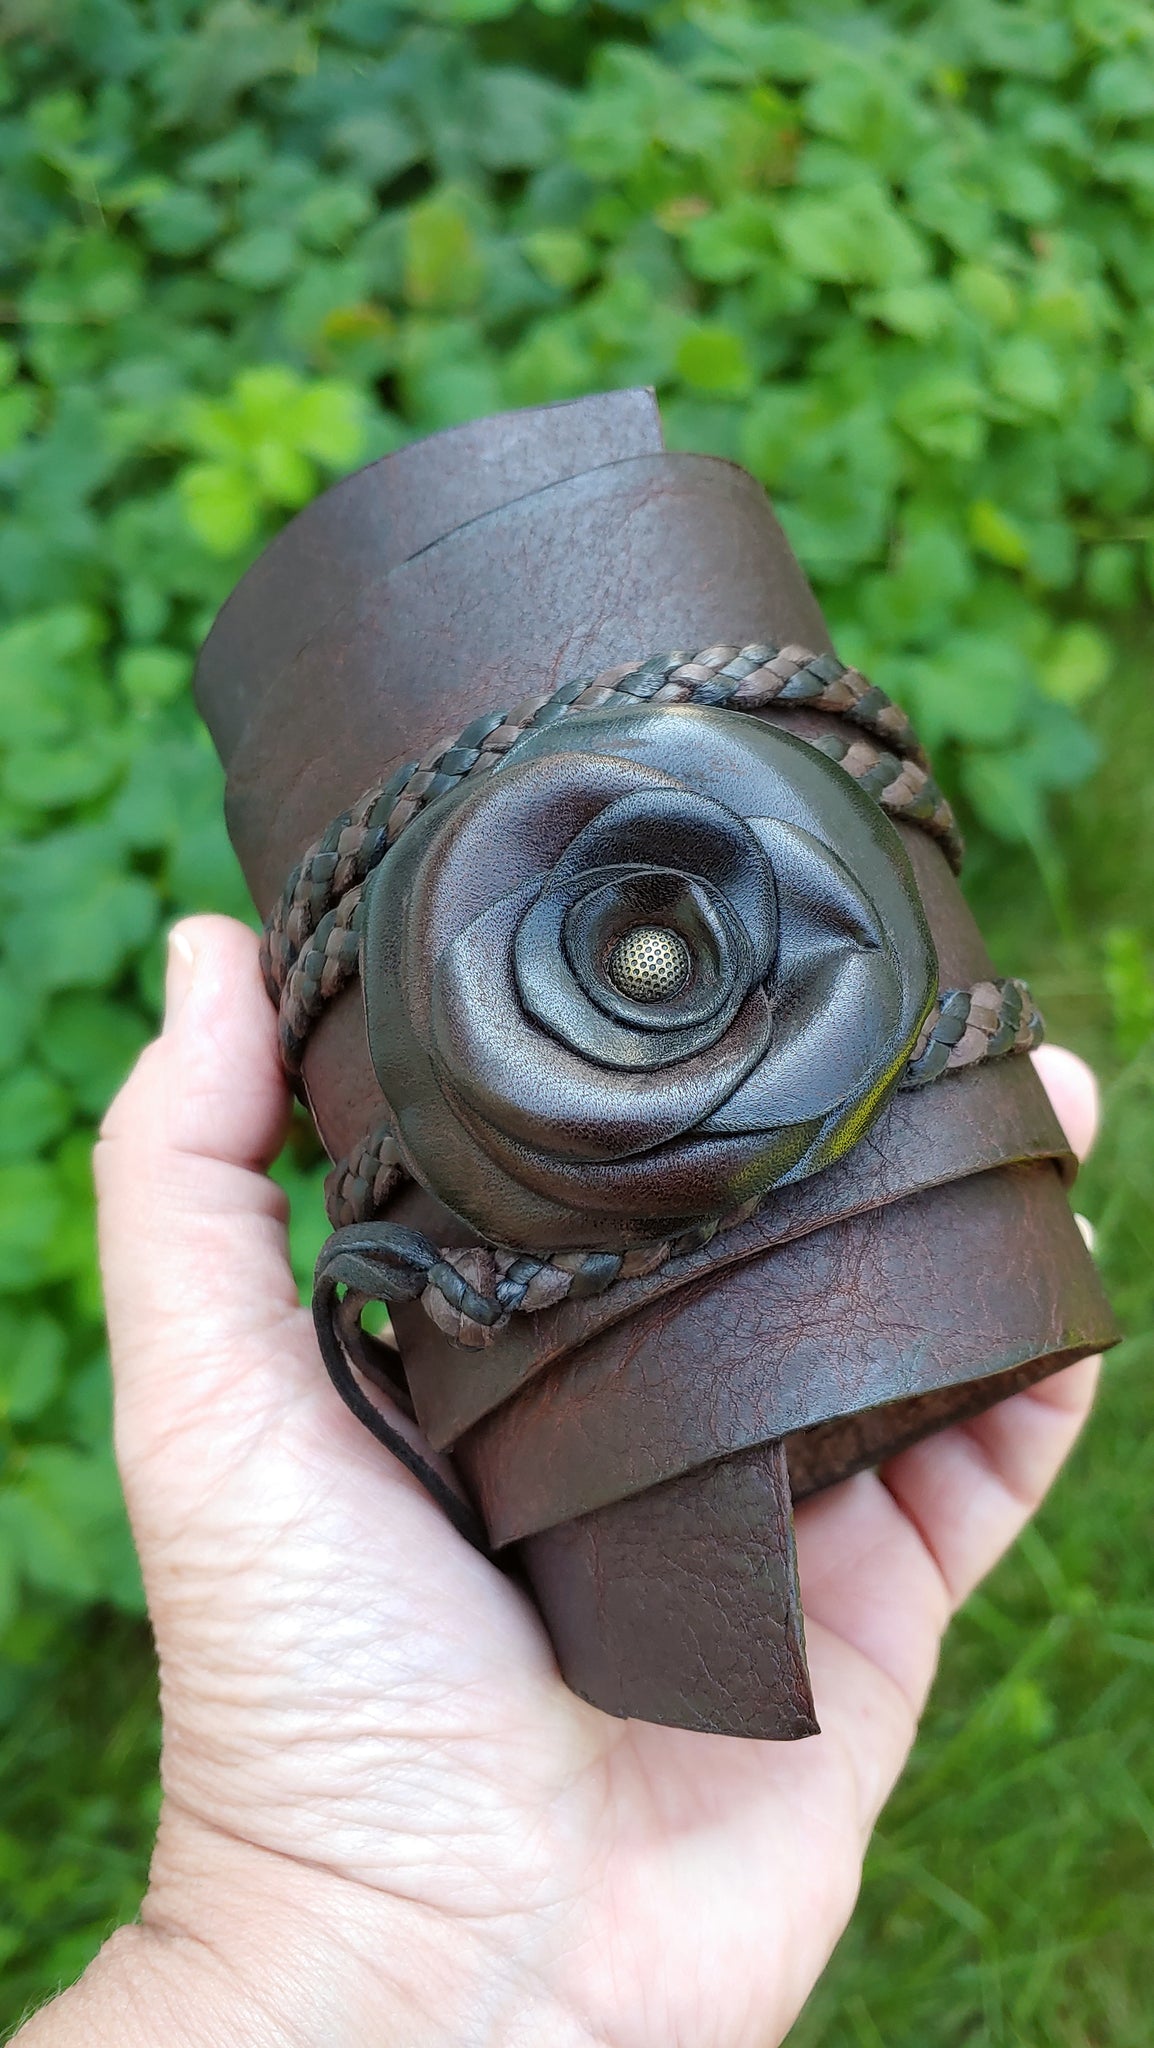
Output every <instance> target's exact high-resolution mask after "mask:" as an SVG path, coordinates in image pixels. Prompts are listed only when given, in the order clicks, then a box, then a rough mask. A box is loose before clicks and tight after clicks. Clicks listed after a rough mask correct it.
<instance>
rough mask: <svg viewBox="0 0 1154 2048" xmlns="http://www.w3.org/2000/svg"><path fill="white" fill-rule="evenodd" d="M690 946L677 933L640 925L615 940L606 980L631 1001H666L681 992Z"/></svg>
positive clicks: (688, 970)
mask: <svg viewBox="0 0 1154 2048" xmlns="http://www.w3.org/2000/svg"><path fill="white" fill-rule="evenodd" d="M690 966H691V962H690V958H689V948H688V946H687V945H686V943H685V940H684V939H683V938H682V937H681V935H680V933H678V932H671V931H667V930H666V929H665V927H664V926H663V925H656V924H639V925H636V926H635V927H634V929H633V930H632V931H631V932H626V933H624V935H623V936H622V937H621V938H619V939H618V941H617V944H616V945H615V946H614V948H613V951H612V952H611V953H610V955H609V969H608V971H609V979H610V981H611V982H612V983H613V986H614V988H615V989H616V990H617V992H618V994H619V995H623V996H628V997H629V999H630V1001H631V1002H634V1003H667V1002H668V1001H669V1000H670V998H671V997H672V996H676V995H680V993H681V991H682V989H683V988H684V987H685V984H686V982H687V981H688V980H689V974H690Z"/></svg>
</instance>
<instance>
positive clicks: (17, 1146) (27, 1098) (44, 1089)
mask: <svg viewBox="0 0 1154 2048" xmlns="http://www.w3.org/2000/svg"><path fill="white" fill-rule="evenodd" d="M70 1113H71V1104H70V1103H69V1100H68V1096H67V1095H66V1094H65V1091H64V1089H63V1088H61V1086H60V1085H59V1083H58V1082H56V1081H54V1080H52V1078H51V1077H50V1076H49V1075H48V1074H45V1073H42V1072H41V1071H40V1070H39V1069H38V1068H36V1067H24V1068H22V1069H21V1070H20V1071H18V1072H17V1073H15V1074H9V1075H8V1076H7V1077H6V1078H4V1079H3V1080H0V1160H7V1159H21V1158H26V1157H28V1156H30V1155H31V1154H33V1153H36V1152H42V1151H43V1150H44V1149H45V1147H46V1146H48V1145H50V1144H51V1143H52V1141H53V1140H54V1139H55V1138H58V1137H59V1136H60V1133H61V1132H62V1131H63V1130H66V1129H67V1126H68V1121H69V1116H70Z"/></svg>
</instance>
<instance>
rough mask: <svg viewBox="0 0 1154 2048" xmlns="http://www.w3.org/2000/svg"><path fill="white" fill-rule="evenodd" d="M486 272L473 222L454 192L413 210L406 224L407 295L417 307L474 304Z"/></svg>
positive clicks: (444, 308) (452, 307)
mask: <svg viewBox="0 0 1154 2048" xmlns="http://www.w3.org/2000/svg"><path fill="white" fill-rule="evenodd" d="M483 277H484V266H483V263H482V259H481V252H480V250H479V248H478V246H477V240H476V236H475V234H474V232H473V227H472V223H471V221H470V219H469V217H468V214H467V212H466V210H465V207H464V205H463V203H462V202H461V201H460V200H459V199H458V198H457V197H456V196H455V195H454V194H453V193H450V192H445V193H441V194H437V195H435V196H434V197H433V198H430V199H426V200H422V201H421V202H420V204H419V205H417V206H414V207H413V208H412V209H411V211H410V213H409V216H408V220H407V222H406V227H405V297H406V298H407V299H408V301H409V304H410V305H411V306H418V307H422V308H429V309H436V310H439V311H445V312H448V311H453V310H456V309H459V308H461V307H464V306H470V305H472V304H473V302H474V300H475V299H476V297H477V295H478V293H479V291H480V289H481V284H482V280H483Z"/></svg>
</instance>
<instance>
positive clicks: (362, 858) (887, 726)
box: [261, 644, 963, 1079]
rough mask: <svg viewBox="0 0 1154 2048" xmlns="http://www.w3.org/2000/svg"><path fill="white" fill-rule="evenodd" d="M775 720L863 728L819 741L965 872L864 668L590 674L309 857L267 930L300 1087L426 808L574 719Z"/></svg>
mask: <svg viewBox="0 0 1154 2048" xmlns="http://www.w3.org/2000/svg"><path fill="white" fill-rule="evenodd" d="M642 703H644V704H662V705H678V704H689V705H702V706H711V707H713V708H714V709H720V710H728V711H751V712H752V711H763V710H765V709H767V708H768V707H769V706H770V705H773V704H783V705H791V706H793V707H794V708H796V709H805V710H807V711H821V712H825V713H828V714H829V716H831V717H835V718H839V719H842V720H844V721H845V722H846V723H848V724H850V725H855V726H858V727H859V728H860V729H861V735H862V736H861V737H860V738H854V739H852V740H846V739H844V738H842V737H841V736H839V735H837V734H832V733H831V734H828V735H825V736H823V737H822V738H821V739H820V740H816V741H813V740H811V741H810V742H809V743H810V744H811V745H813V746H816V747H817V748H818V750H819V751H820V752H821V753H823V754H825V755H826V756H827V758H829V759H830V760H833V761H836V762H837V763H838V764H839V766H840V767H841V768H842V769H843V770H844V771H845V773H846V774H847V775H850V776H852V777H853V779H854V781H855V782H857V783H858V784H859V785H860V786H861V788H862V789H864V790H865V792H866V794H867V795H869V796H872V797H873V798H874V800H875V802H876V803H877V804H879V805H880V807H881V809H882V810H884V811H886V812H887V813H888V814H889V816H890V817H893V818H898V819H902V820H905V821H906V822H908V823H910V824H914V825H918V826H920V827H921V828H922V830H924V831H926V832H928V833H929V834H930V835H931V836H932V837H933V838H934V839H936V840H937V841H938V843H939V845H940V846H941V847H942V850H943V852H944V853H945V855H946V858H947V860H948V861H949V863H950V865H951V867H952V868H953V869H954V870H955V872H957V870H958V869H959V868H960V866H961V861H962V853H963V847H962V839H961V834H960V832H959V830H958V825H957V820H956V819H955V817H954V813H953V811H952V809H951V808H950V805H949V803H948V802H947V800H946V798H945V797H944V796H943V794H942V792H941V790H940V789H939V787H938V785H937V783H936V782H935V781H934V779H933V776H932V775H931V774H930V772H929V765H928V763H927V760H926V756H925V753H924V751H923V749H922V747H921V746H920V744H919V742H918V739H917V735H916V734H915V732H914V729H913V726H912V725H911V723H910V721H909V718H908V717H907V716H906V713H905V712H904V711H902V710H900V709H899V707H898V706H897V705H896V704H894V703H893V702H892V701H891V699H890V698H889V697H887V696H886V694H885V692H884V691H883V690H879V689H877V688H876V686H875V685H874V684H872V683H870V682H869V681H868V680H867V678H866V677H865V676H863V675H862V674H860V672H859V671H858V670H857V669H854V668H847V667H846V666H845V665H844V664H843V663H842V662H840V661H839V660H838V659H837V657H836V655H833V654H814V653H812V652H811V651H810V650H809V649H808V648H805V647H794V646H790V647H783V648H774V647H769V646H763V645H760V644H753V645H750V646H747V647H740V648H734V647H707V648H704V649H703V650H702V651H701V652H700V653H699V654H694V655H688V656H687V655H685V654H682V653H675V654H662V655H654V656H652V657H651V658H650V659H649V660H647V661H642V662H636V663H631V664H625V665H623V666H619V667H617V668H612V669H605V670H603V671H602V672H601V673H600V674H599V675H596V676H593V677H588V676H585V677H578V678H577V679H576V680H575V681H573V682H570V683H566V684H565V685H564V686H563V687H562V688H561V689H559V690H555V691H553V692H552V694H550V695H543V696H539V697H531V698H528V699H527V700H526V701H525V702H524V703H522V704H519V705H518V706H517V707H516V708H515V709H514V710H512V711H498V712H493V713H490V714H488V715H487V716H485V717H482V718H478V719H474V720H473V722H472V724H471V725H469V726H466V728H465V730H464V731H463V732H460V733H458V734H457V735H456V737H455V738H453V739H450V740H447V741H441V742H438V744H437V745H436V746H434V747H433V748H431V749H430V751H429V752H428V753H427V754H426V755H425V756H424V757H423V758H422V759H421V760H420V761H409V762H406V763H404V764H403V765H402V766H401V767H400V768H398V769H397V770H396V772H395V773H394V774H393V775H391V776H390V777H389V778H388V780H387V781H385V782H378V783H374V785H373V787H372V788H371V789H368V790H366V791H365V794H364V795H363V796H362V797H361V798H360V799H359V801H358V802H357V803H355V804H354V805H353V806H352V807H351V808H350V809H349V810H347V811H344V812H342V814H341V816H340V817H339V818H336V819H334V821H333V823H332V824H331V825H330V826H329V828H328V831H327V832H325V833H324V835H323V837H322V838H320V839H319V840H317V842H316V843H315V845H313V846H312V847H310V848H309V850H308V851H307V853H305V854H304V855H303V856H302V858H301V860H300V861H299V863H298V864H297V866H296V868H295V869H294V870H293V873H292V874H291V876H290V877H289V880H288V883H287V884H286V887H285V890H284V893H283V894H282V896H281V897H280V900H279V901H278V903H277V904H276V905H275V907H274V909H273V911H272V913H271V915H270V916H269V918H268V921H267V923H266V925H265V931H264V939H263V943H262V949H261V965H262V968H263V971H264V977H265V984H266V986H267V988H268V992H269V995H270V996H271V998H272V1000H273V1002H274V1003H275V1004H276V1005H277V1009H278V1012H279V1017H280V1045H281V1057H282V1059H283V1061H284V1065H285V1068H286V1070H287V1072H288V1073H289V1074H290V1075H291V1076H292V1077H293V1078H294V1079H295V1078H296V1077H297V1075H299V1073H300V1068H301V1062H302V1060H303V1057H304V1052H305V1047H306V1045H307V1043H308V1039H309V1034H310V1032H311V1030H312V1028H313V1025H314V1024H315V1023H316V1020H317V1018H318V1017H319V1016H320V1014H321V1012H322V1010H323V1009H324V1008H325V1006H326V1005H327V1004H328V1003H330V1002H332V1001H333V999H334V998H335V997H336V996H337V995H339V994H340V992H341V990H342V989H343V988H344V987H345V986H346V985H347V984H348V982H349V981H351V979H352V978H353V976H354V975H355V974H356V972H357V967H358V961H359V953H360V911H361V897H362V891H363V889H364V885H365V883H366V882H367V880H368V878H369V876H370V875H371V874H372V873H373V871H374V869H375V868H376V867H378V866H379V864H380V862H381V861H382V860H383V859H384V856H385V854H386V853H387V852H388V850H389V848H390V847H391V846H393V845H395V844H396V841H397V839H398V838H399V836H400V834H401V833H402V832H403V831H404V829H405V827H406V825H408V824H410V823H411V821H412V820H413V819H414V818H415V817H417V816H418V815H419V814H420V812H421V811H422V810H423V809H424V807H425V805H426V804H429V803H432V802H434V801H435V799H436V798H437V797H440V796H444V795H446V794H447V793H448V792H449V791H450V790H453V789H456V788H458V787H459V785H460V784H461V783H462V782H464V781H466V780H469V781H473V780H476V779H477V778H479V777H482V776H485V775H488V774H491V773H492V772H493V771H494V770H495V769H496V768H499V767H500V765H501V763H502V761H504V760H505V758H506V756H507V755H508V753H509V751H510V749H511V748H512V747H514V746H515V745H516V743H517V741H518V740H519V739H522V738H523V737H524V736H525V735H526V734H527V733H530V732H540V731H543V730H544V729H546V728H547V727H549V726H551V725H555V724H556V723H557V722H558V721H559V720H561V719H563V718H565V717H568V716H569V715H570V714H571V713H574V712H581V711H603V710H606V709H614V708H619V709H621V710H623V711H628V710H631V709H633V708H635V707H636V706H637V705H638V704H642Z"/></svg>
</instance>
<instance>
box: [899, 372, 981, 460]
mask: <svg viewBox="0 0 1154 2048" xmlns="http://www.w3.org/2000/svg"><path fill="white" fill-rule="evenodd" d="M984 406H985V395H984V393H983V391H982V389H981V386H980V385H978V384H976V383H975V382H974V381H973V379H972V378H970V377H967V376H965V375H964V374H963V373H961V372H959V371H951V370H946V369H942V370H930V371H928V372H927V373H926V374H925V375H924V376H921V377H915V378H914V379H913V381H912V382H911V383H909V384H908V385H907V386H906V387H905V389H904V390H903V391H902V392H901V393H900V395H899V397H898V400H897V403H896V405H895V407H894V418H895V420H896V421H897V424H898V425H899V426H900V427H902V428H904V430H905V432H906V433H907V434H908V435H909V436H910V439H911V440H912V441H915V442H916V443H917V444H918V446H919V447H920V448H923V449H924V450H925V452H926V453H927V454H928V455H945V456H952V457H955V458H956V459H958V460H959V461H963V462H965V461H969V460H972V459H973V458H974V457H976V456H977V455H979V454H980V453H981V451H982V449H983V447H984V445H985V441H986V422H985V419H984V417H983V413H984Z"/></svg>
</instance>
